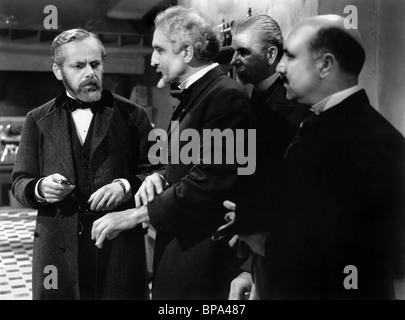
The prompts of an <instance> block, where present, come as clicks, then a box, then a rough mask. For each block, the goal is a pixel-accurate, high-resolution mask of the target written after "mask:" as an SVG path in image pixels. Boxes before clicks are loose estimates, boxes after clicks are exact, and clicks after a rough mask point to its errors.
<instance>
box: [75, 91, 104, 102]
mask: <svg viewBox="0 0 405 320" xmlns="http://www.w3.org/2000/svg"><path fill="white" fill-rule="evenodd" d="M101 92H102V90H101V89H98V90H94V91H87V92H81V93H79V94H78V95H77V99H78V100H80V101H83V102H94V101H98V100H100V99H101Z"/></svg>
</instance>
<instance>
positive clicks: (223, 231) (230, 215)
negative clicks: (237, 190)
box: [211, 200, 239, 247]
mask: <svg viewBox="0 0 405 320" xmlns="http://www.w3.org/2000/svg"><path fill="white" fill-rule="evenodd" d="M223 205H224V207H225V208H226V209H228V210H232V211H229V212H227V213H226V214H225V216H224V219H225V221H227V223H225V224H223V225H222V226H220V227H219V228H218V229H217V231H216V232H215V234H214V235H213V236H212V237H211V239H212V240H214V241H218V240H221V239H223V238H225V237H226V236H227V232H228V228H229V227H230V226H231V225H232V224H233V223H234V221H235V210H236V204H235V203H233V202H232V201H229V200H225V201H224V203H223ZM238 239H239V238H238V235H234V236H232V238H231V240H229V246H230V247H233V246H234V245H235V243H236V242H237V241H238Z"/></svg>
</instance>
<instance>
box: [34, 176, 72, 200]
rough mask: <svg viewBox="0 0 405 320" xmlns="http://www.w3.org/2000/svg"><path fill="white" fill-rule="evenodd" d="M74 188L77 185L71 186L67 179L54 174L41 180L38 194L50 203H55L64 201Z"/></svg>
mask: <svg viewBox="0 0 405 320" xmlns="http://www.w3.org/2000/svg"><path fill="white" fill-rule="evenodd" d="M74 188H75V185H73V184H71V183H70V182H69V181H68V179H67V178H65V177H64V176H62V175H61V174H59V173H54V174H51V175H49V176H47V177H45V178H43V179H42V180H40V182H39V184H38V193H39V195H40V196H41V197H42V198H44V199H45V200H46V201H47V202H48V203H55V202H59V201H62V200H63V199H64V198H65V197H66V196H67V195H68V194H69V193H70V192H72V190H73V189H74Z"/></svg>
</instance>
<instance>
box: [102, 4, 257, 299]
mask: <svg viewBox="0 0 405 320" xmlns="http://www.w3.org/2000/svg"><path fill="white" fill-rule="evenodd" d="M152 46H153V49H154V51H153V54H152V61H151V64H152V66H154V67H156V69H157V72H158V73H160V74H161V75H162V77H161V79H160V81H159V83H158V87H166V86H169V85H170V84H172V83H180V88H181V89H184V96H183V98H182V100H181V102H180V104H179V105H178V106H177V108H176V110H175V111H174V113H173V116H172V122H171V123H173V125H174V126H176V127H175V128H172V129H173V130H178V134H179V135H180V136H182V133H185V132H186V131H187V130H186V129H192V130H193V131H197V132H198V134H199V136H200V137H202V136H203V131H204V130H213V129H217V130H219V131H221V132H222V131H224V130H225V129H227V130H229V131H232V132H233V133H235V131H236V129H247V128H248V127H249V120H250V119H249V109H248V101H247V95H246V92H245V90H244V88H243V87H242V86H241V85H240V84H238V83H237V82H236V81H234V80H233V79H231V78H229V77H228V76H227V75H226V73H225V72H224V71H223V70H222V69H221V67H220V66H218V64H216V63H214V62H213V59H214V58H215V56H216V55H217V54H218V52H219V48H220V45H219V39H218V37H217V35H216V33H215V32H214V29H213V27H212V25H211V24H210V23H208V21H207V20H206V19H205V18H203V17H202V16H201V15H200V14H199V13H198V12H197V11H195V10H193V9H187V8H185V7H182V6H174V7H170V8H168V9H167V10H165V11H163V12H161V13H159V14H158V15H157V17H156V20H155V31H154V35H153V41H152ZM168 131H170V130H168ZM172 136H173V135H171V136H169V140H168V144H169V145H171V144H175V145H176V147H178V148H179V150H181V149H182V148H183V147H184V146H185V145H186V144H187V139H181V140H180V141H176V139H171V138H172ZM200 140H201V141H200V143H199V145H198V149H199V150H200V151H204V152H205V150H206V149H208V148H211V146H210V144H208V143H207V142H206V141H203V139H200ZM226 149H227V146H226V144H225V143H223V144H222V145H221V146H220V147H219V148H217V149H214V148H213V150H211V149H209V151H210V154H211V155H214V154H215V153H217V155H218V153H219V154H220V155H222V159H223V160H222V161H223V162H222V163H212V162H211V163H200V162H198V161H197V162H192V163H183V162H182V160H181V159H180V163H178V162H177V161H175V160H174V159H172V158H171V154H169V157H168V158H169V163H168V164H167V165H166V170H165V172H164V173H163V174H162V175H159V174H154V175H151V176H149V177H147V178H146V180H145V182H144V183H143V184H142V186H141V187H140V189H139V191H138V193H137V194H136V196H135V200H136V203H137V209H135V210H128V211H130V212H125V211H124V212H114V213H111V214H109V215H107V216H104V217H103V218H101V219H99V220H98V221H96V222H95V228H94V236H95V238H96V240H97V242H96V244H97V245H100V244H101V243H102V242H103V241H104V239H106V238H107V239H108V238H112V237H113V236H114V235H115V234H117V232H120V231H121V230H126V229H128V228H132V227H133V226H135V225H137V224H139V223H141V222H150V223H151V224H152V226H153V227H154V228H155V229H156V231H157V235H156V244H155V254H154V276H153V286H152V299H182V300H189V299H193V300H200V299H207V300H212V299H226V298H227V296H228V290H229V284H230V282H231V279H232V277H233V276H234V275H235V274H236V272H237V270H238V268H239V265H240V261H239V259H237V257H236V254H235V252H233V248H230V247H229V246H228V245H227V240H226V239H224V240H223V241H218V242H213V241H211V237H210V236H211V234H212V233H213V232H215V230H216V229H217V228H218V227H219V226H220V225H221V223H222V221H223V216H224V215H225V213H226V211H225V208H223V206H222V201H223V199H229V198H230V199H233V197H235V193H236V187H237V180H238V179H237V169H238V165H237V161H236V159H235V158H234V159H232V160H233V162H228V161H226V163H225V158H226V156H225V155H226ZM173 158H174V157H173ZM227 160H228V159H227ZM109 235H110V236H109Z"/></svg>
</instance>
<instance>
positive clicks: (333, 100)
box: [311, 84, 361, 114]
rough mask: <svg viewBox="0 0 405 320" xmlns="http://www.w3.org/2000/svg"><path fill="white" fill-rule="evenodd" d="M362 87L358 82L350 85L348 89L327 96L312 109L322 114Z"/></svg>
mask: <svg viewBox="0 0 405 320" xmlns="http://www.w3.org/2000/svg"><path fill="white" fill-rule="evenodd" d="M360 90H361V87H360V86H359V85H358V84H357V85H355V86H353V87H350V88H348V89H345V90H342V91H339V92H336V93H334V94H332V95H330V96H329V97H326V98H325V99H323V100H321V101H319V102H318V103H316V104H314V105H313V106H312V107H311V110H312V111H313V112H314V113H315V114H320V113H321V112H324V111H326V110H328V109H330V108H332V107H334V106H336V105H338V104H339V103H341V102H342V101H343V100H345V99H346V98H348V97H349V96H351V95H352V94H354V93H356V92H357V91H360Z"/></svg>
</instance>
